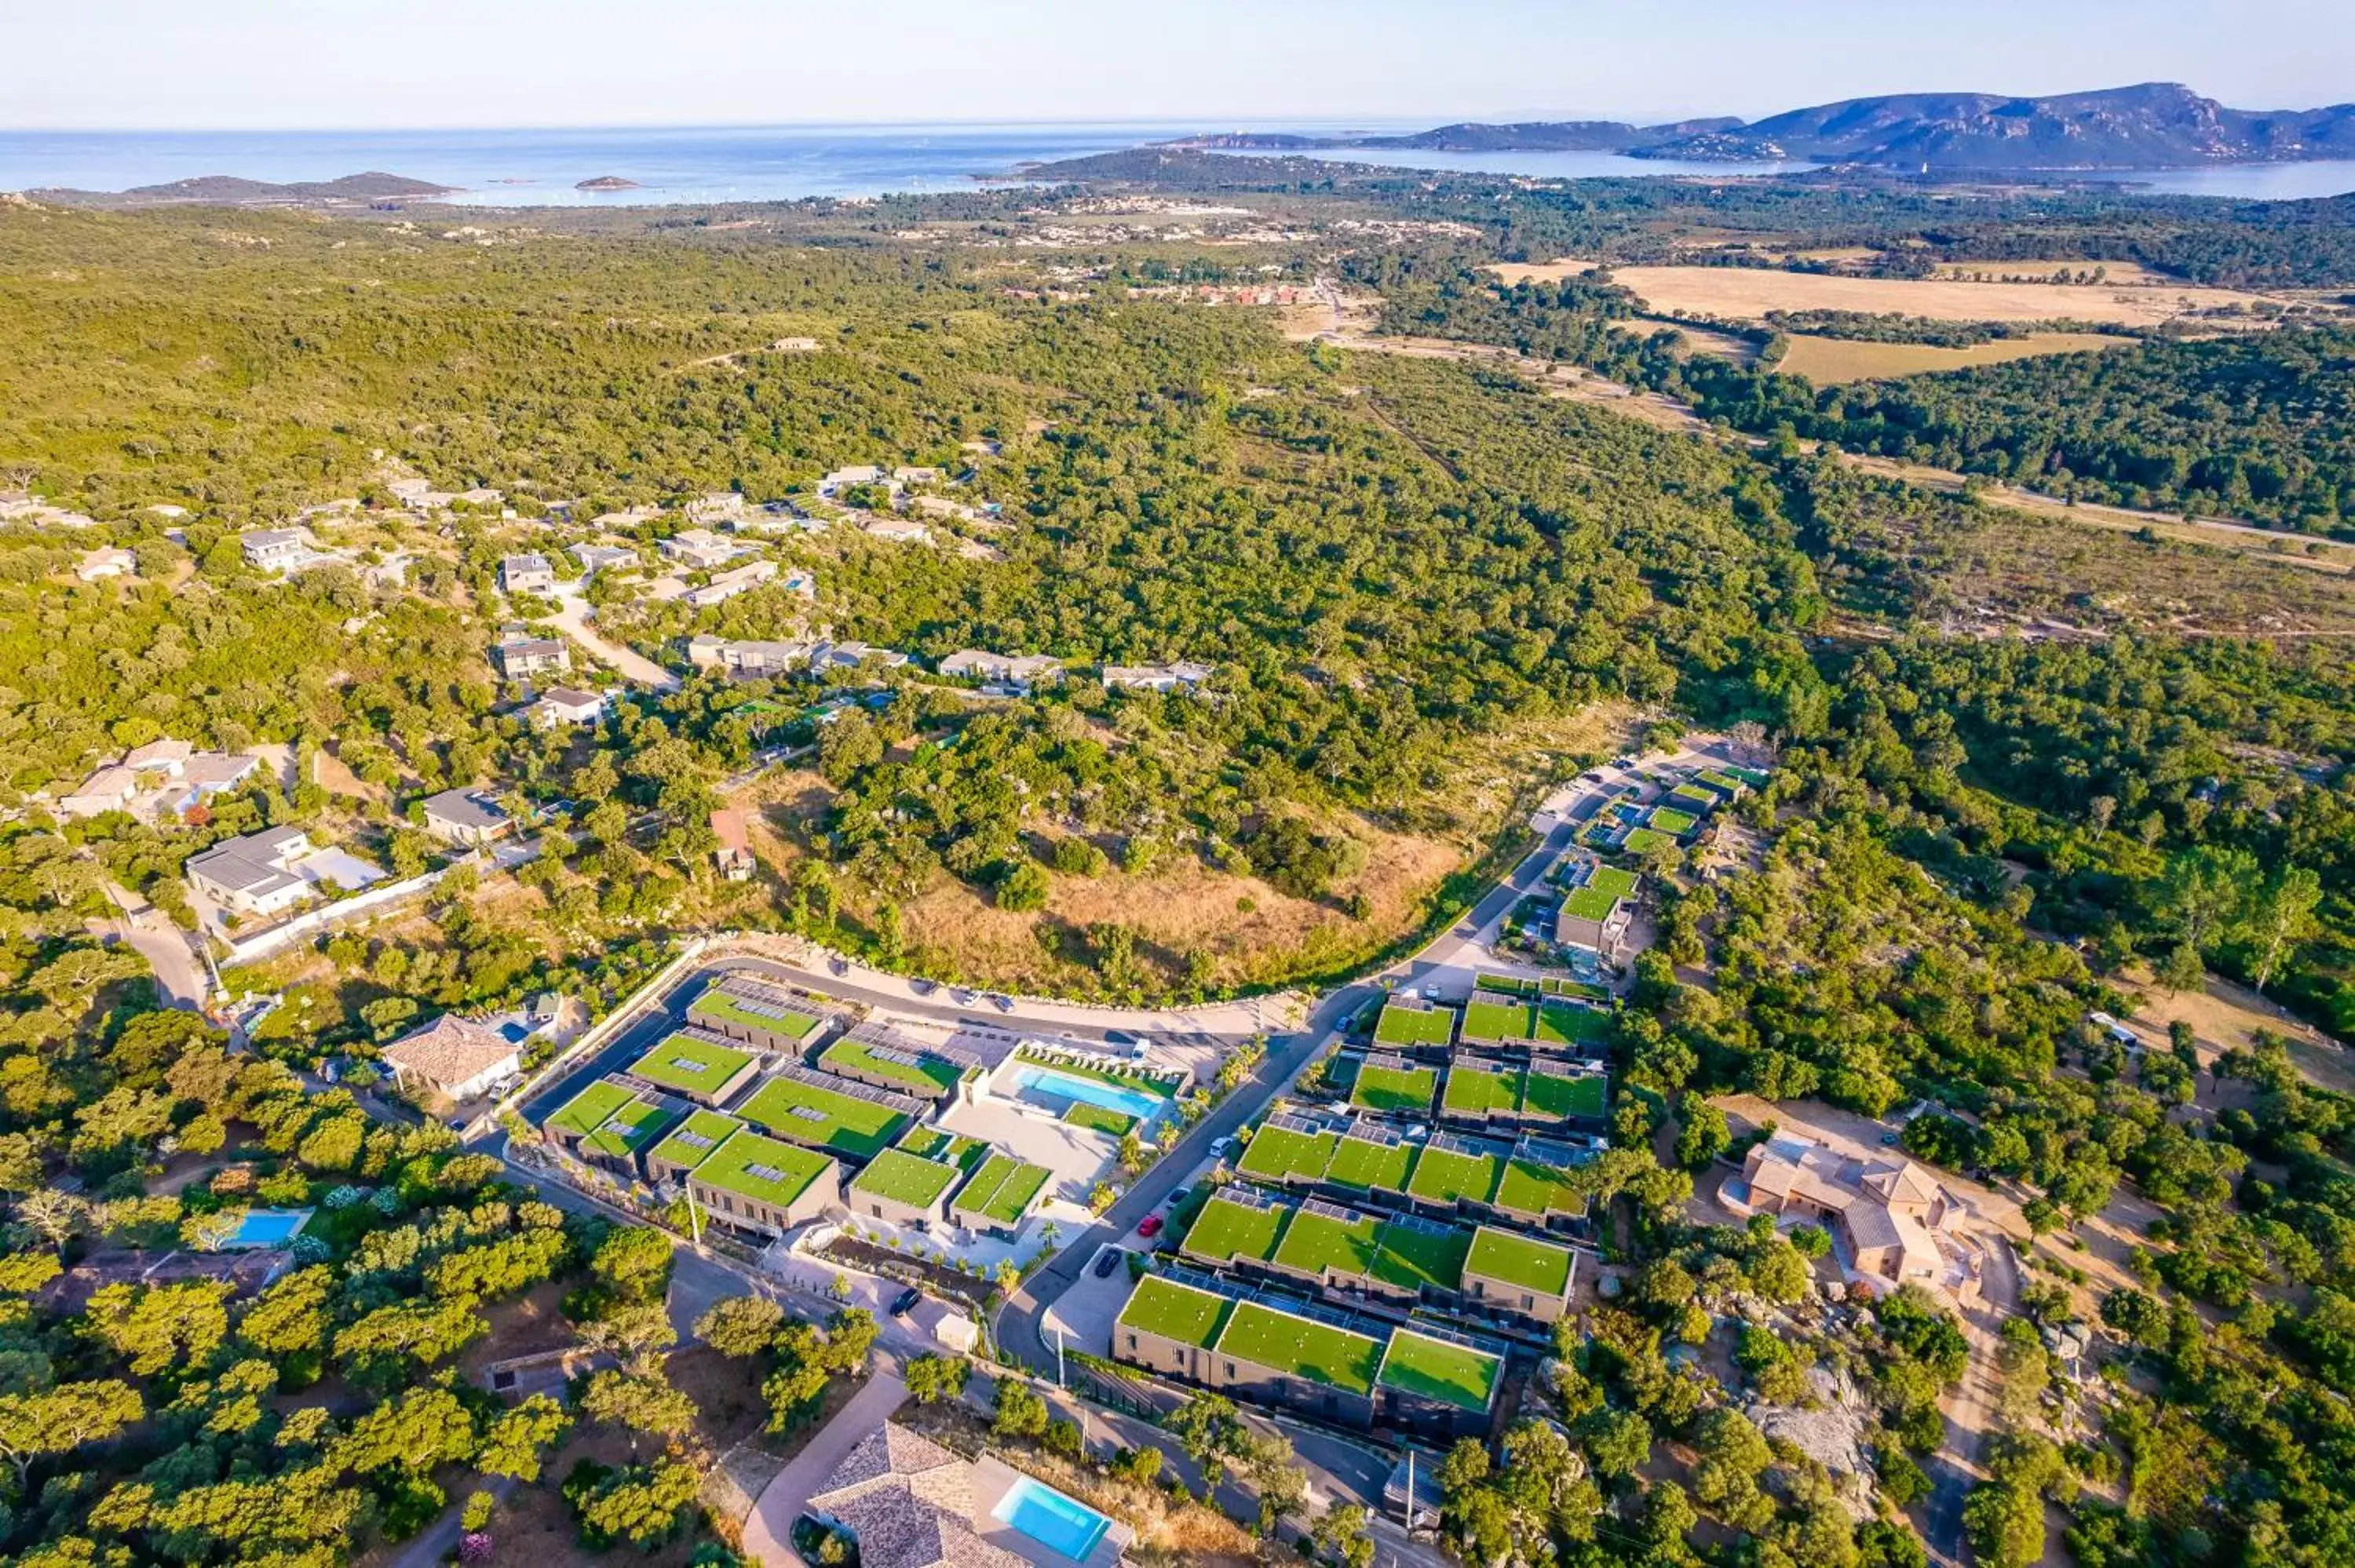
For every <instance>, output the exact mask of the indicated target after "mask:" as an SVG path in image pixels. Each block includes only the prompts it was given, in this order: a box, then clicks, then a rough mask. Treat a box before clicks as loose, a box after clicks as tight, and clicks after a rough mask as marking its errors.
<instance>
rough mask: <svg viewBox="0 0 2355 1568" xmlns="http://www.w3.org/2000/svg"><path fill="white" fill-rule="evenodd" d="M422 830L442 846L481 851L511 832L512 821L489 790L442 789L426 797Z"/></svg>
mask: <svg viewBox="0 0 2355 1568" xmlns="http://www.w3.org/2000/svg"><path fill="white" fill-rule="evenodd" d="M424 827H425V831H426V832H429V833H432V835H433V836H434V837H435V838H437V839H440V840H441V841H442V842H444V843H453V844H460V845H463V846H464V847H466V848H468V849H480V848H482V847H483V846H484V845H485V844H488V843H493V842H496V841H497V840H500V839H503V838H505V837H506V836H507V834H509V833H510V832H514V831H515V819H514V818H512V817H510V816H508V815H507V814H506V810H504V809H502V808H501V807H500V805H499V803H498V801H497V800H496V799H495V798H494V797H493V796H492V794H491V792H490V791H489V790H488V789H444V790H442V793H440V794H439V795H433V796H429V797H428V798H427V800H426V801H425V819H424Z"/></svg>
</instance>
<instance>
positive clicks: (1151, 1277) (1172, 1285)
mask: <svg viewBox="0 0 2355 1568" xmlns="http://www.w3.org/2000/svg"><path fill="white" fill-rule="evenodd" d="M1233 1306H1234V1303H1233V1302H1232V1301H1230V1300H1229V1299H1227V1298H1225V1297H1223V1296H1216V1295H1213V1294H1211V1293H1210V1292H1209V1291H1207V1290H1197V1289H1195V1288H1194V1287H1192V1286H1190V1285H1180V1284H1178V1283H1177V1281H1176V1280H1174V1279H1165V1278H1163V1277H1161V1276H1159V1275H1157V1274H1148V1275H1146V1277H1144V1278H1142V1279H1140V1280H1138V1281H1137V1282H1136V1288H1135V1290H1133V1291H1131V1292H1130V1293H1129V1298H1128V1305H1127V1306H1125V1307H1123V1308H1121V1309H1120V1321H1121V1323H1122V1324H1123V1325H1124V1326H1125V1327H1128V1328H1132V1329H1135V1330H1139V1331H1141V1332H1143V1333H1147V1334H1157V1335H1159V1336H1160V1337H1161V1338H1163V1339H1165V1340H1177V1342H1178V1343H1179V1344H1181V1345H1197V1346H1199V1345H1207V1344H1209V1342H1210V1341H1211V1340H1215V1339H1217V1338H1218V1335H1219V1330H1220V1329H1222V1328H1224V1327H1225V1326H1226V1321H1227V1314H1228V1311H1229V1310H1230V1309H1231V1308H1232V1307H1233Z"/></svg>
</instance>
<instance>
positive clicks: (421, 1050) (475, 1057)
mask: <svg viewBox="0 0 2355 1568" xmlns="http://www.w3.org/2000/svg"><path fill="white" fill-rule="evenodd" d="M516 1050H517V1046H516V1044H515V1043H514V1042H513V1041H511V1040H509V1039H507V1038H506V1036H505V1035H502V1034H499V1033H496V1032H495V1031H492V1030H489V1029H485V1028H484V1027H483V1026H482V1025H481V1024H479V1023H476V1022H473V1021H471V1020H469V1019H464V1018H460V1017H459V1016H458V1015H457V1014H455V1013H452V1012H445V1013H443V1014H442V1016H441V1017H439V1018H437V1019H435V1020H434V1021H433V1022H431V1023H429V1024H427V1025H426V1026H425V1027H424V1028H422V1029H420V1030H417V1031H416V1032H414V1033H410V1034H405V1035H403V1036H401V1038H400V1039H398V1040H396V1041H394V1042H393V1043H392V1044H389V1045H388V1046H386V1047H385V1048H384V1060H385V1061H386V1062H387V1063H388V1064H389V1065H392V1066H395V1067H400V1068H403V1069H405V1070H407V1071H409V1072H411V1073H415V1074H416V1075H418V1076H419V1077H421V1078H424V1079H427V1080H429V1081H431V1082H432V1083H436V1084H464V1083H468V1082H470V1081H472V1080H473V1079H474V1078H477V1077H480V1076H481V1075H483V1074H484V1073H485V1072H487V1071H489V1070H490V1069H491V1068H492V1067H495V1066H496V1065H498V1064H499V1063H501V1062H504V1061H506V1059H507V1058H508V1057H510V1056H513V1055H514V1054H516Z"/></svg>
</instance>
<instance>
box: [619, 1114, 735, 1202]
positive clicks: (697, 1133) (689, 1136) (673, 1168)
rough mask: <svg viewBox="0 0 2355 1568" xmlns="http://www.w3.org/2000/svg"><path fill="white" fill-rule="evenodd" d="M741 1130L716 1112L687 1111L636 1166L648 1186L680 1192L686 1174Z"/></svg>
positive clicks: (733, 1120)
mask: <svg viewBox="0 0 2355 1568" xmlns="http://www.w3.org/2000/svg"><path fill="white" fill-rule="evenodd" d="M743 1129H744V1124H743V1123H742V1122H741V1121H738V1120H737V1119H736V1118H734V1117H732V1116H722V1115H720V1114H719V1112H718V1111H709V1110H698V1111H689V1112H687V1116H686V1118H684V1119H682V1120H681V1121H680V1122H679V1123H678V1124H677V1126H676V1127H674V1128H671V1130H670V1131H669V1133H668V1134H666V1136H665V1137H663V1138H662V1139H658V1140H657V1141H656V1142H655V1144H654V1146H653V1147H652V1148H650V1149H648V1150H646V1151H645V1158H644V1159H642V1160H640V1161H639V1164H640V1165H641V1166H642V1167H643V1168H644V1169H645V1173H646V1181H648V1182H650V1183H651V1184H652V1185H654V1186H655V1187H657V1188H660V1187H665V1186H672V1187H677V1188H680V1189H682V1190H684V1189H685V1187H686V1185H687V1175H688V1173H689V1172H691V1171H694V1170H695V1168H696V1167H697V1166H698V1165H700V1164H702V1163H703V1162H704V1161H705V1160H709V1159H710V1158H711V1151H712V1150H715V1149H718V1148H719V1146H720V1145H721V1144H723V1143H725V1142H727V1141H728V1140H729V1139H731V1138H733V1137H735V1136H736V1135H737V1134H738V1133H739V1132H741V1131H742V1130H743Z"/></svg>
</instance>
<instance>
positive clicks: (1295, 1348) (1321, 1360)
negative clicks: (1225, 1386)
mask: <svg viewBox="0 0 2355 1568" xmlns="http://www.w3.org/2000/svg"><path fill="white" fill-rule="evenodd" d="M1218 1349H1219V1354H1220V1355H1221V1356H1227V1357H1231V1358H1232V1359H1234V1360H1236V1361H1249V1362H1251V1363H1252V1365H1253V1366H1261V1367H1265V1368H1266V1369H1267V1370H1268V1371H1270V1372H1281V1373H1283V1374H1284V1375H1285V1376H1287V1377H1303V1378H1306V1379H1308V1380H1309V1381H1310V1382H1311V1383H1323V1384H1325V1385H1326V1386H1327V1387H1328V1388H1337V1389H1341V1390H1343V1391H1345V1392H1347V1393H1371V1392H1373V1386H1374V1374H1375V1372H1377V1371H1378V1370H1379V1369H1380V1366H1381V1359H1382V1343H1381V1341H1380V1340H1374V1339H1369V1338H1368V1337H1367V1336H1365V1335H1363V1334H1359V1333H1353V1332H1351V1331H1350V1330H1347V1329H1341V1328H1336V1327H1335V1326H1334V1325H1332V1324H1330V1323H1320V1322H1317V1321H1316V1319H1310V1318H1295V1317H1294V1316H1293V1315H1292V1314H1291V1313H1289V1312H1279V1311H1277V1310H1275V1309H1274V1308H1272V1307H1266V1306H1263V1305H1261V1304H1260V1303H1259V1302H1256V1301H1239V1302H1237V1303H1235V1309H1234V1310H1233V1312H1231V1313H1230V1314H1229V1315H1228V1318H1227V1326H1226V1329H1225V1330H1224V1331H1222V1332H1221V1333H1220V1335H1219V1340H1218Z"/></svg>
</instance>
